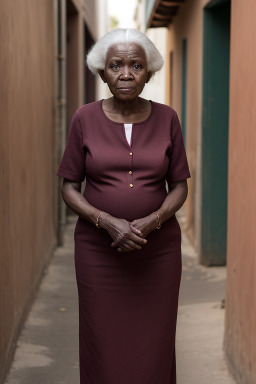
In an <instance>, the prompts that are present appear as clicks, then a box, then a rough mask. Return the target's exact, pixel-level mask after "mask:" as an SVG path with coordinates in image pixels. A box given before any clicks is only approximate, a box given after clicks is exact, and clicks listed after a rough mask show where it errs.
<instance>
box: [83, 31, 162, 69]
mask: <svg viewBox="0 0 256 384" xmlns="http://www.w3.org/2000/svg"><path fill="white" fill-rule="evenodd" d="M117 43H135V44H138V45H139V46H140V47H141V48H142V49H144V51H145V54H146V60H147V70H148V72H151V73H152V74H154V73H155V72H157V71H159V70H160V69H161V68H162V66H163V64H164V60H163V58H162V56H161V55H160V53H159V51H158V49H157V48H156V46H155V44H153V43H152V41H151V40H150V39H149V38H148V37H147V36H146V35H145V34H144V33H142V32H140V31H138V30H137V29H130V28H129V29H122V28H117V29H114V30H113V31H110V32H108V33H107V34H106V35H105V36H103V37H102V38H101V39H100V40H99V41H98V42H97V43H96V44H94V45H93V46H92V48H91V49H90V51H89V53H88V55H87V60H86V61H87V65H88V67H89V69H90V71H91V72H92V73H94V74H95V75H96V74H97V73H98V71H99V70H104V69H105V63H106V56H107V52H108V50H109V48H110V47H111V46H112V45H115V44H117Z"/></svg>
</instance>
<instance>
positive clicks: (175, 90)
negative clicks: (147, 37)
mask: <svg viewBox="0 0 256 384" xmlns="http://www.w3.org/2000/svg"><path fill="white" fill-rule="evenodd" d="M202 12H203V10H202V1H201V0H186V2H185V4H184V6H182V7H180V9H179V11H178V14H177V16H175V18H174V19H173V23H172V24H171V25H170V28H169V33H168V43H167V57H166V73H167V77H166V90H167V103H168V104H169V105H171V106H172V107H173V108H174V109H176V111H177V112H178V115H179V116H180V118H181V110H182V107H181V100H182V93H181V92H182V39H184V38H187V42H188V43H187V44H188V45H187V97H186V104H187V116H186V120H187V137H186V149H187V156H188V161H189V166H190V171H191V176H192V178H191V179H189V196H188V200H187V202H186V216H187V232H188V235H189V237H190V240H191V241H192V242H193V243H194V245H195V246H196V248H197V249H198V247H199V243H200V239H199V238H198V234H199V233H200V228H199V225H200V214H201V212H200V201H201V198H200V188H201V185H200V183H201V172H200V155H201V116H202V107H201V105H202V44H203V40H202V39H203V17H202ZM172 51H173V63H172V68H173V71H172V76H170V53H171V52H172ZM170 87H171V92H170ZM170 93H171V95H170Z"/></svg>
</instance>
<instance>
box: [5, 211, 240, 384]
mask: <svg viewBox="0 0 256 384" xmlns="http://www.w3.org/2000/svg"><path fill="white" fill-rule="evenodd" d="M73 231H74V219H73V218H71V219H69V224H68V225H67V229H66V234H65V245H64V247H60V248H58V249H57V250H56V252H55V255H54V258H53V260H52V263H51V264H50V266H49V268H48V270H47V271H45V277H44V279H43V281H42V284H41V287H40V290H39V292H38V295H37V298H36V300H35V302H34V305H33V306H32V309H31V311H30V314H29V316H28V319H27V322H26V324H25V326H24V329H23V331H22V334H21V336H20V339H19V341H18V345H17V350H16V354H15V357H14V361H13V365H12V368H11V371H10V374H9V376H8V377H7V380H6V384H78V383H79V365H78V364H79V363H78V309H77V290H76V281H75V272H74V264H73ZM182 251H183V276H182V284H181V292H180V305H179V314H178V327H177V376H178V380H177V381H178V384H217V383H218V384H234V383H235V382H234V380H233V379H232V378H231V376H230V375H229V372H228V370H227V367H226V363H225V360H224V355H223V349H222V342H223V325H224V311H225V310H224V309H222V308H221V302H222V300H223V299H224V298H225V268H224V267H214V268H206V267H202V266H199V265H198V264H197V260H196V255H195V252H194V250H193V248H192V247H191V245H190V244H189V242H188V240H187V238H186V237H185V235H183V243H182ZM102 384H104V383H102ZM120 384H122V383H120ZM156 384H158V383H156Z"/></svg>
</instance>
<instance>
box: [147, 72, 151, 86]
mask: <svg viewBox="0 0 256 384" xmlns="http://www.w3.org/2000/svg"><path fill="white" fill-rule="evenodd" d="M151 77H152V72H148V77H147V80H146V83H148V82H149V80H150V79H151Z"/></svg>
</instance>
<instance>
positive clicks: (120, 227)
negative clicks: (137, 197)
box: [99, 212, 147, 252]
mask: <svg viewBox="0 0 256 384" xmlns="http://www.w3.org/2000/svg"><path fill="white" fill-rule="evenodd" d="M99 225H100V227H101V228H104V229H105V230H106V231H107V232H108V234H109V235H110V236H111V237H112V239H113V240H114V241H113V243H112V244H111V247H113V248H114V247H117V251H118V252H131V251H134V250H136V249H141V247H142V245H143V244H146V243H147V240H146V239H144V238H143V236H142V233H141V231H140V230H139V229H137V228H134V229H132V228H131V226H130V223H129V221H127V220H125V219H118V218H116V217H113V216H111V215H109V214H107V213H106V212H102V214H101V215H100V219H99Z"/></svg>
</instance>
